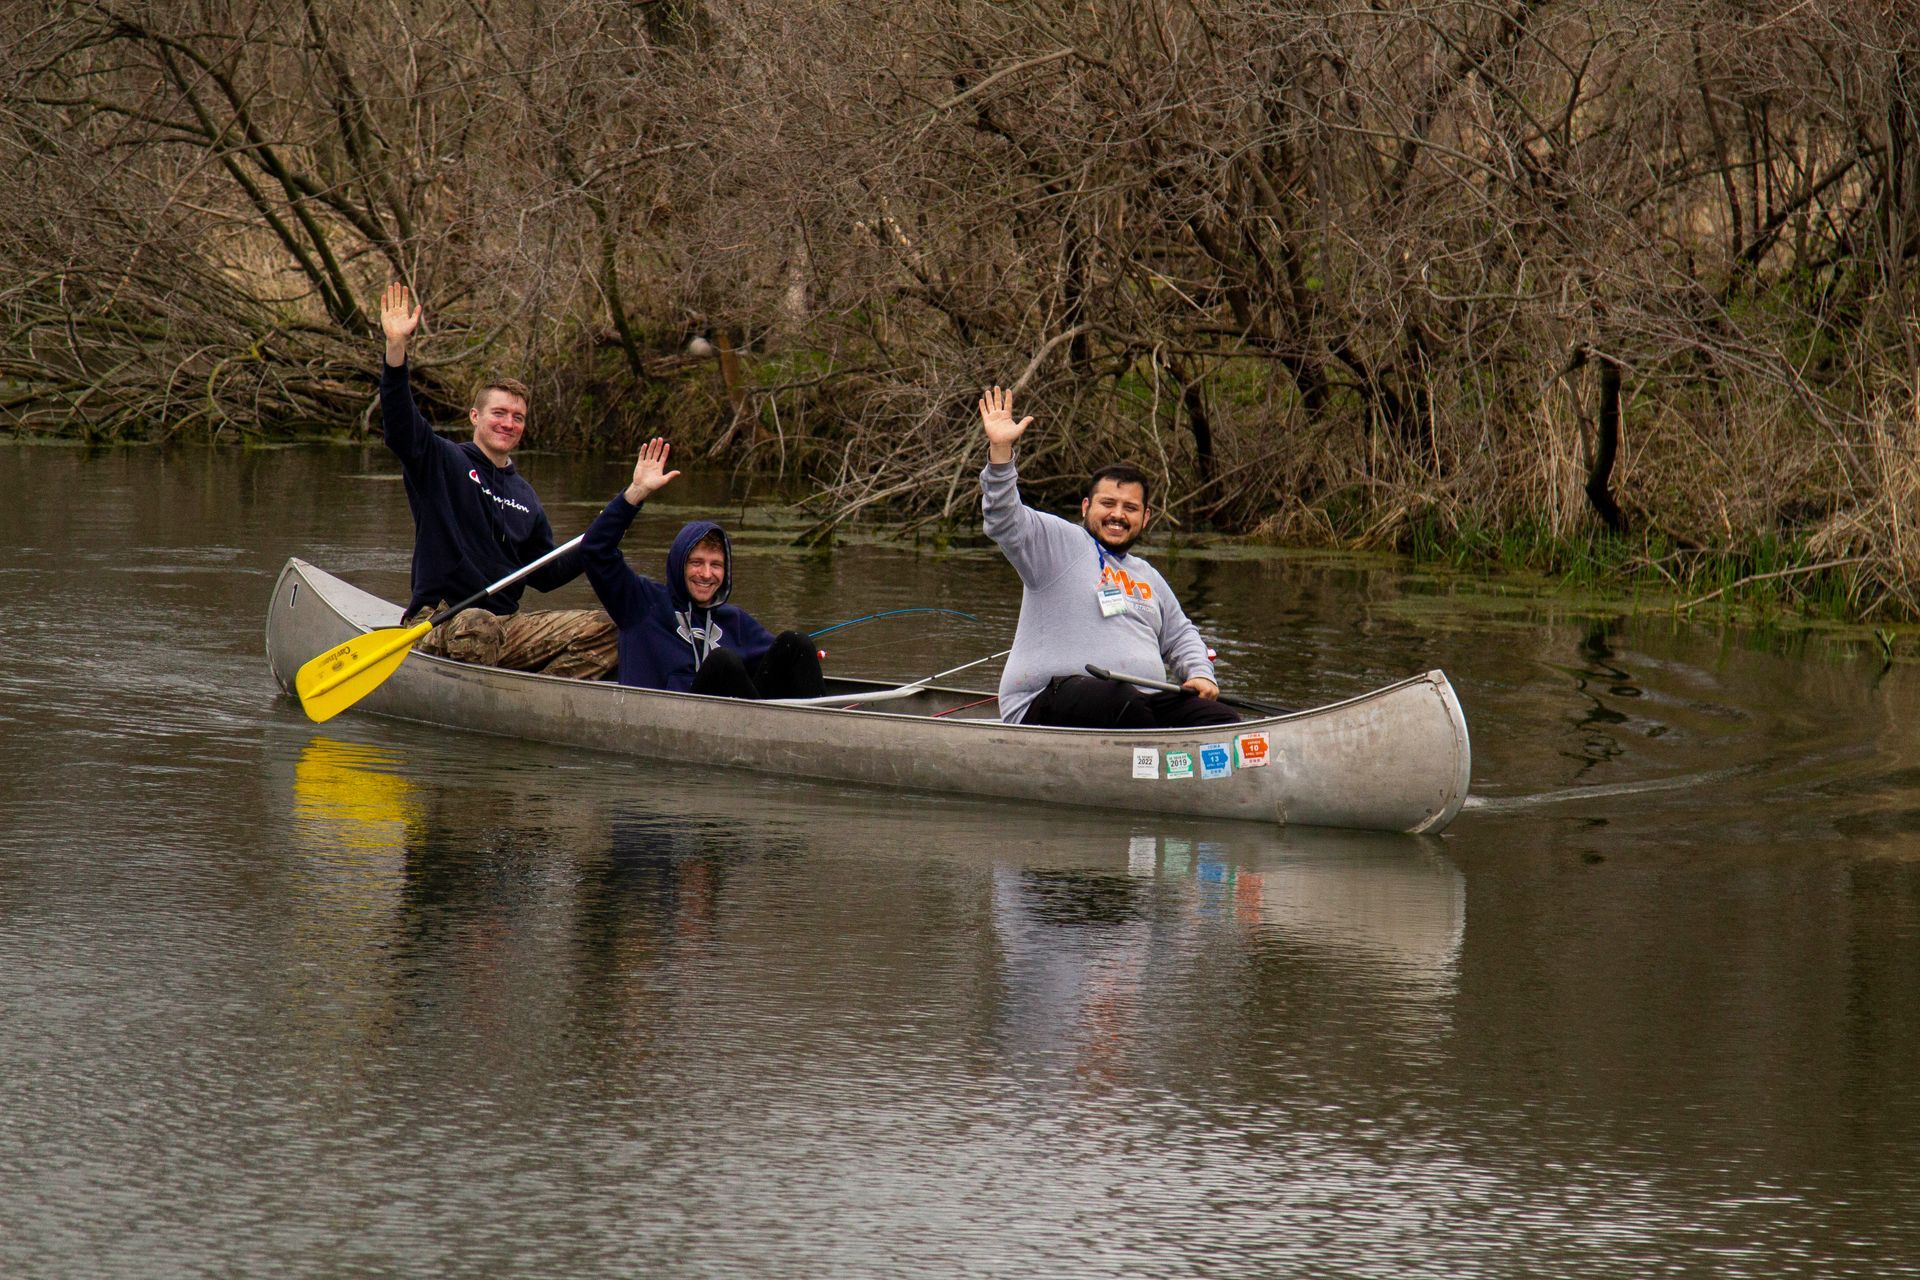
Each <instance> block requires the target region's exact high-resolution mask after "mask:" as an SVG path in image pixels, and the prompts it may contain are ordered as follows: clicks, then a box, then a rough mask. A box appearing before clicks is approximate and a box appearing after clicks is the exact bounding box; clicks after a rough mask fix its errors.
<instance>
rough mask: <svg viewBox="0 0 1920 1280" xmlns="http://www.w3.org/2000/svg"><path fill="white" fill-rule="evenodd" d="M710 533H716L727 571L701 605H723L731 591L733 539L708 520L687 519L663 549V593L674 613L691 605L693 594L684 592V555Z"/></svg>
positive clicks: (685, 582)
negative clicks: (664, 556)
mask: <svg viewBox="0 0 1920 1280" xmlns="http://www.w3.org/2000/svg"><path fill="white" fill-rule="evenodd" d="M710 533H717V534H719V535H720V552H721V554H722V555H724V556H726V558H727V571H726V573H725V574H724V575H722V577H721V579H720V590H719V593H718V594H716V595H715V596H714V597H713V601H712V603H711V604H708V605H706V606H704V607H706V608H708V609H712V608H715V607H717V606H719V605H723V604H725V603H726V602H727V597H728V596H730V595H732V594H733V540H732V539H731V538H729V537H727V531H726V530H725V529H722V528H721V527H720V526H719V525H717V524H715V523H714V522H713V521H711V520H689V521H687V522H686V523H685V524H683V525H681V526H680V532H679V533H677V534H675V535H674V536H673V545H672V546H671V547H668V548H667V593H668V595H669V596H671V597H672V599H673V607H674V610H675V611H676V612H677V611H679V610H683V609H691V608H693V597H692V596H690V595H688V594H687V557H688V556H689V555H691V554H692V553H693V547H694V544H695V543H697V542H699V541H700V539H702V538H704V537H706V536H707V535H708V534H710Z"/></svg>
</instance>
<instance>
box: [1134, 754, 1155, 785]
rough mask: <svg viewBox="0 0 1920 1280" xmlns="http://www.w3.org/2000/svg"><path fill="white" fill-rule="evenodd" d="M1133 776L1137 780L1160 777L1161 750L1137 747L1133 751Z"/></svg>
mask: <svg viewBox="0 0 1920 1280" xmlns="http://www.w3.org/2000/svg"><path fill="white" fill-rule="evenodd" d="M1133 776H1134V777H1136V778H1157V777H1159V776H1160V748H1158V747H1135V748H1134V749H1133Z"/></svg>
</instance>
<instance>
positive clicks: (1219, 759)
mask: <svg viewBox="0 0 1920 1280" xmlns="http://www.w3.org/2000/svg"><path fill="white" fill-rule="evenodd" d="M1232 774H1233V754H1232V753H1231V752H1230V751H1228V750H1227V744H1226V743H1224V742H1209V743H1207V744H1206V745H1205V746H1203V747H1201V748H1200V776H1201V777H1203V778H1225V777H1230V776H1231V775H1232Z"/></svg>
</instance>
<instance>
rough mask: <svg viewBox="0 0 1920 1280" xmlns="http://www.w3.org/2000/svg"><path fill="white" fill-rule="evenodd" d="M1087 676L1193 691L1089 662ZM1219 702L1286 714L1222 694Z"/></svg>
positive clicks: (1281, 709)
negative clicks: (1110, 669)
mask: <svg viewBox="0 0 1920 1280" xmlns="http://www.w3.org/2000/svg"><path fill="white" fill-rule="evenodd" d="M1087 674H1088V675H1090V676H1092V677H1093V678H1094V679H1096V680H1118V681H1119V682H1120V683H1121V684H1137V685H1139V686H1140V687H1141V688H1143V689H1164V690H1166V691H1167V692H1168V693H1192V692H1193V690H1191V689H1189V688H1187V686H1185V685H1183V684H1174V683H1173V682H1172V681H1170V680H1156V679H1154V678H1153V677H1152V676H1130V675H1127V674H1126V673H1125V672H1122V671H1109V670H1107V669H1106V668H1105V667H1098V666H1095V665H1094V664H1093V663H1091V662H1089V663H1088V664H1087ZM1220 701H1221V702H1224V703H1226V704H1227V705H1228V706H1230V707H1239V708H1240V709H1241V710H1243V711H1258V712H1260V713H1261V714H1262V715H1269V716H1283V715H1287V714H1288V711H1287V708H1285V707H1277V706H1275V705H1274V704H1273V703H1271V702H1255V701H1253V700H1252V699H1250V698H1229V697H1228V696H1227V695H1226V694H1224V693H1223V694H1221V695H1220Z"/></svg>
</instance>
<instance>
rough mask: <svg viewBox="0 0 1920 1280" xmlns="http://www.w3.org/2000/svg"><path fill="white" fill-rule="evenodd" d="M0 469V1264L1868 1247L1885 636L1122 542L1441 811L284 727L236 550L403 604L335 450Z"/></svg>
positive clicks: (1914, 692) (1906, 963)
mask: <svg viewBox="0 0 1920 1280" xmlns="http://www.w3.org/2000/svg"><path fill="white" fill-rule="evenodd" d="M0 459H3V460H4V464H5V466H6V468H7V474H8V476H9V480H10V484H9V494H10V500H9V501H8V502H7V503H6V505H5V508H4V510H0V602H4V609H3V610H0V641H4V650H3V651H0V1018H3V1019H4V1022H3V1023H0V1274H4V1275H8V1276H13V1275H23V1276H41V1275H52V1276H66V1275H73V1276H155V1275H180V1274H222V1275H225V1274H249V1275H258V1274H308V1275H317V1274H347V1273H360V1272H372V1273H388V1274H407V1275H424V1274H464V1275H529V1276H534V1275H539V1276H547V1275H575V1276H585V1275H609V1274H659V1275H689V1276H738V1275H767V1276H793V1275H836V1276H839V1275H849V1276H852V1275H861V1276H901V1275H933V1276H960V1275H1042V1274H1044V1275H1054V1274H1073V1275H1122V1274H1126V1275H1154V1276H1160V1275H1177V1274H1196V1275H1204V1274H1221V1275H1279V1274H1300V1275H1328V1276H1380V1277H1406V1276H1429V1275H1432V1276H1439V1275H1448V1276H1622V1277H1628V1276H1633V1277H1638V1276H1649V1275H1660V1274H1666V1275H1713V1276H1753V1277H1775V1276H1788V1275H1793V1276H1822V1277H1825V1276H1888V1275H1909V1274H1920V1210H1917V1209H1916V1208H1915V1207H1914V1205H1915V1202H1916V1197H1917V1196H1920V1088H1916V1085H1915V1071H1916V1065H1917V1064H1920V751H1917V750H1916V743H1917V740H1920V728H1916V720H1915V716H1916V712H1917V711H1920V679H1917V678H1916V671H1915V669H1914V668H1913V667H1911V666H1908V665H1900V666H1896V667H1895V668H1894V669H1893V670H1891V671H1887V672H1882V671H1881V670H1880V668H1879V664H1878V663H1877V661H1875V660H1872V659H1871V658H1870V657H1868V656H1867V655H1865V654H1855V653H1853V652H1852V651H1850V650H1849V649H1847V648H1845V647H1844V646H1838V645H1834V644H1831V643H1827V642H1815V641H1781V642H1772V643H1765V642H1758V641H1754V640H1751V639H1748V640H1742V639H1739V638H1734V639H1728V638H1724V637H1722V636H1720V635H1718V634H1715V633H1713V632H1711V631H1707V630H1702V629H1692V628H1688V627H1683V626H1674V625H1672V624H1668V623H1664V622H1657V621H1655V622H1650V621H1644V620H1643V621H1638V622H1628V623H1624V624H1623V623H1617V622H1608V621H1594V620H1589V619H1584V618H1582V617H1579V616H1577V615H1574V614H1569V613H1568V612H1566V611H1565V609H1564V608H1556V607H1550V606H1537V605H1528V604H1526V603H1525V602H1519V603H1516V602H1513V601H1510V600H1508V601H1501V600H1491V599H1478V598H1474V599H1451V598H1448V593H1449V592H1450V591H1452V590H1453V588H1449V587H1447V586H1446V585H1444V584H1439V585H1436V584H1433V583H1421V582H1416V581H1409V580H1407V579H1406V578H1404V577H1403V576H1401V575H1399V574H1397V573H1395V572H1393V571H1390V570H1386V569H1382V570H1380V571H1376V572H1370V573H1361V572H1357V571H1354V570H1351V569H1337V568H1327V567H1316V566H1315V565H1314V564H1313V562H1311V561H1307V560H1302V559H1299V558H1278V559H1253V558H1222V559H1197V558H1194V557H1182V558H1180V559H1179V560H1177V561H1174V562H1172V564H1171V569H1170V574H1169V576H1170V577H1171V578H1172V579H1173V581H1174V584H1175V586H1176V587H1177V588H1178V589H1179V590H1180V592H1181V594H1182V597H1183V600H1184V601H1185V602H1186V603H1187V605H1188V608H1189V612H1191V613H1193V614H1194V615H1195V616H1196V618H1197V619H1199V620H1200V621H1201V622H1202V625H1203V627H1204V629H1205V630H1206V631H1207V633H1208V635H1209V636H1210V637H1211V638H1212V639H1213V641H1214V643H1215V644H1216V646H1217V647H1218V648H1219V649H1220V651H1221V654H1222V657H1223V659H1224V666H1223V671H1224V672H1225V674H1226V675H1227V677H1228V678H1229V679H1230V681H1231V687H1234V688H1237V689H1239V690H1240V691H1242V692H1245V693H1249V694H1253V695H1255V696H1267V697H1272V698H1275V699H1278V700H1283V701H1290V702H1299V703H1305V702H1310V701H1319V700H1325V699H1329V698H1333V697H1338V696H1342V695H1345V694H1349V693H1354V692H1358V691H1359V690H1361V689H1364V688H1367V687H1371V686H1373V685H1376V684H1379V683H1383V682H1385V681H1386V680H1387V679H1390V678H1394V677H1397V676H1400V675H1404V674H1408V673H1411V672H1414V671H1417V670H1422V669H1425V668H1427V667H1429V666H1440V667H1444V668H1445V669H1446V670H1447V671H1448V672H1449V674H1450V675H1451V676H1452V678H1453V680H1454V683H1455V685H1456V686H1457V687H1458V688H1459V690H1460V693H1461V696H1462V700H1463V702H1464V703H1465V705H1466V708H1467V714H1468V719H1469V723H1470V725H1471V728H1472V731H1473V734H1474V751H1475V768H1474V775H1475V779H1474V780H1475V791H1476V800H1475V802H1474V803H1473V805H1472V807H1470V808H1469V810H1468V811H1467V812H1466V813H1465V814H1463V816H1462V817H1461V819H1460V820H1459V821H1458V822H1457V823H1456V824H1455V825H1454V827H1453V829H1452V830H1451V832H1449V834H1448V835H1446V836H1445V837H1444V838H1441V839H1437V840H1415V839H1411V838H1399V837H1379V836H1359V835H1351V834H1341V833H1330V832H1309V831H1303V830H1302V831H1283V830H1269V829H1265V828H1261V827H1255V826H1250V825H1242V824H1228V823H1220V824H1205V823H1196V822H1193V821H1190V820H1182V819H1175V820H1161V819H1130V818H1128V817H1126V816H1124V815H1107V814H1100V813H1092V812H1082V813H1074V812H1049V811H1046V810H1043V809H1037V808H1023V807H1017V806H1009V805H1004V804H984V803H973V802H968V801H965V800H959V799H953V798H936V797H905V798H903V797H900V796H895V795H885V794H880V793H874V792H866V791H860V790H857V789H852V788H835V787H831V786H819V785H811V784H808V785H801V784H797V783H792V782H788V781H785V780H781V779H776V778H765V777H758V776H753V775H745V774H728V773H721V772H714V771H705V770H701V769H699V768H697V767H691V766H671V767H669V766H661V765H653V764H647V763H643V762H635V761H631V760H624V759H615V758H605V757H596V756H589V755H584V754H579V753H569V752H565V751H561V750H556V749H552V748H545V747H537V746H524V745H519V744H515V743H511V742H505V741H500V740H496V739H489V738H480V737H466V736H461V735H459V734H454V733H450V732H440V731H434V730H431V729H426V728H422V727H420V726H413V725H404V724H397V723H385V722H382V721H379V720H375V719H370V718H365V717H360V716H354V715H349V716H346V717H342V718H341V719H339V720H336V721H334V722H332V723H330V724H328V725H325V726H319V727H316V726H313V725H311V724H309V723H308V722H307V721H306V720H305V718H304V717H303V716H302V715H301V714H300V712H299V710H298V709H297V707H296V706H294V704H292V703H291V702H289V701H287V700H285V699H283V698H281V697H279V696H278V694H277V691H276V690H275V688H274V686H273V684H272V682H271V680H270V678H269V676H268V674H267V669H266V664H265V661H264V659H263V657H262V654H261V644H262V640H261V620H262V618H263V616H264V612H265V608H266V603H267V592H268V590H269V588H270V587H271V584H272V581H273V575H274V573H275V572H276V571H277V570H278V568H279V566H280V564H281V563H282V562H283V561H284V559H285V558H286V557H287V556H288V555H290V554H298V555H301V556H303V557H305V558H307V559H310V560H313V561H314V562H316V563H318V564H321V565H323V566H325V567H328V568H331V569H334V570H335V571H338V572H342V573H343V574H344V575H345V576H348V577H349V578H351V579H353V580H354V581H356V582H359V583H360V584H361V585H364V586H367V587H369V588H372V589H375V590H381V591H384V592H387V593H389V594H391V593H395V592H398V591H399V590H400V589H401V588H402V587H403V585H404V579H405V573H406V564H407V551H408V547H409V525H408V521H407V515H406V509H405V501H404V498H403V496H402V494H401V491H400V487H399V485H398V483H397V481H395V480H394V479H392V478H391V476H392V473H393V468H392V467H391V466H390V465H389V464H388V461H387V459H386V458H385V457H384V456H383V455H382V454H381V453H379V452H378V451H374V450H369V451H367V452H365V453H361V452H358V451H345V450H324V449H294V450H281V451H271V452H263V453H257V454H251V455H247V456H239V455H235V454H214V453H205V452H187V453H177V454H172V455H161V454H159V453H154V452H134V453H111V454H104V455H96V456H87V455H84V454H81V453H79V452H76V451H72V450H66V449H48V448H17V447H6V448H0ZM524 465H525V466H526V467H527V469H528V471H529V473H530V474H531V475H532V476H533V478H534V479H535V481H536V483H537V484H539V486H540V487H541V490H542V492H543V494H544V495H545V496H547V498H548V499H549V501H550V506H551V509H552V511H553V514H554V518H555V523H556V526H558V527H559V528H560V530H561V531H562V534H563V536H564V534H566V533H567V532H570V531H572V530H573V529H576V528H578V527H581V526H583V525H584V524H585V522H586V521H587V520H588V519H589V518H590V517H591V515H592V513H593V512H594V511H595V510H597V509H598V507H599V506H600V504H601V502H602V501H603V500H604V498H605V496H606V495H607V494H610V493H611V492H612V491H613V490H614V489H616V488H617V487H618V485H619V483H620V480H621V474H620V472H621V469H620V467H619V466H618V465H616V464H613V463H608V464H606V465H604V466H603V465H587V464H566V463H563V462H561V461H560V460H558V459H549V458H540V457H537V456H534V457H529V458H527V459H525V460H524ZM717 492H718V491H717V490H709V491H708V493H709V495H713V496H717ZM669 496H671V495H663V501H661V502H658V503H656V504H655V505H654V506H653V507H651V508H650V509H649V512H648V513H647V515H646V517H644V518H643V520H642V522H641V524H640V525H639V526H638V527H637V529H636V532H635V534H634V535H633V536H632V545H634V546H635V547H659V546H662V545H663V543H664V536H665V534H666V533H667V532H668V531H670V529H671V528H672V527H674V526H675V525H677V522H678V521H679V520H680V519H681V518H684V516H685V515H686V514H688V513H689V512H690V511H691V510H693V507H691V506H682V507H679V508H675V507H673V506H671V505H669V504H668V503H667V502H665V501H664V499H665V498H667V497H669ZM677 496H678V497H679V498H680V499H681V501H682V502H683V503H688V502H692V501H693V500H694V499H696V498H699V497H700V496H702V495H701V494H700V492H699V491H698V490H697V489H696V488H694V487H693V486H691V485H690V486H688V487H687V489H686V490H685V491H684V492H682V493H681V494H679V495H677ZM703 509H705V510H721V511H725V510H727V509H728V508H726V507H725V506H724V505H722V506H718V507H709V508H703ZM734 514H735V515H737V514H738V511H737V509H734ZM636 558H638V557H636ZM647 558H648V559H651V556H650V555H649V556H648V557H647ZM1160 559H1161V562H1162V563H1167V561H1166V559H1165V557H1164V556H1162V557H1160ZM739 576H740V580H741V585H740V588H739V590H738V592H737V597H736V598H737V599H738V600H739V601H740V602H741V603H743V604H745V605H746V606H748V607H749V608H752V609H754V610H755V611H756V612H757V613H759V614H760V615H761V616H762V617H763V618H765V619H767V620H769V621H773V622H776V623H779V624H781V625H796V624H798V625H806V626H810V627H818V626H824V625H826V624H827V623H830V622H833V621H837V620H840V619H843V618H848V617H853V616H856V615H859V614H863V613H867V612H871V611H875V610H879V609H887V608H899V607H907V606H919V605H936V606H941V607H946V608H953V609H962V610H966V611H969V612H972V613H974V614H976V615H977V616H978V617H979V619H980V621H979V622H978V623H973V624H969V623H965V622H962V621H958V620H955V619H950V618H949V619H937V620H936V619H928V618H924V617H922V618H913V619H900V620H895V621H883V622H876V623H873V624H870V625H868V626H865V627H862V628H857V629H850V630H848V631H847V632H845V633H843V634H842V635H840V636H839V637H838V639H837V640H832V641H830V642H829V644H828V647H829V649H830V651H831V652H832V653H833V657H832V658H831V659H830V664H831V665H833V666H834V667H835V669H838V670H842V671H847V672H850V673H857V674H885V675H914V674H925V673H928V672H931V671H935V670H939V669H941V668H942V667H944V666H949V665H952V664H953V663H955V662H959V661H963V660H965V659H966V658H968V657H972V656H977V655H980V654H985V653H990V652H993V651H994V650H996V649H999V648H1002V647H1004V645H1005V642H1006V637H1007V636H1008V634H1009V633H1010V629H1011V624H1012V618H1013V616H1014V612H1015V606H1016V604H1017V589H1016V585H1015V582H1014V579H1013V576H1012V573H1011V571H1009V570H1007V569H1006V568H1005V566H1004V565H1002V564H1001V563H1000V562H998V561H997V560H996V559H994V557H993V556H992V555H991V554H978V553H972V552H967V553H959V554H939V555H936V554H933V553H930V552H929V553H927V554H922V555H914V554H911V553H908V552H905V551H901V550H886V549H875V548H864V547H843V548H842V549H840V550H839V551H837V552H835V553H833V554H832V555H831V556H827V557H816V556H807V555H802V554H799V553H796V552H793V551H790V550H785V549H782V548H781V547H780V546H779V545H778V539H777V538H776V537H775V536H774V534H773V533H772V532H771V531H763V530H756V528H755V527H754V526H753V524H752V523H751V522H750V524H749V528H748V529H747V531H746V534H745V536H744V537H743V538H742V553H741V566H740V575H739ZM570 590H577V591H578V592H579V594H578V595H577V596H576V595H572V594H566V595H563V597H562V598H563V599H565V600H569V601H571V600H575V599H578V600H580V601H584V600H585V599H586V596H585V591H584V587H579V588H576V589H570ZM535 599H537V597H535ZM548 599H553V597H548ZM980 682H981V683H984V684H986V685H988V687H990V686H991V676H990V674H982V675H981V676H980Z"/></svg>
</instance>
